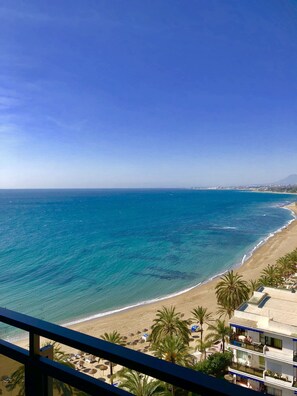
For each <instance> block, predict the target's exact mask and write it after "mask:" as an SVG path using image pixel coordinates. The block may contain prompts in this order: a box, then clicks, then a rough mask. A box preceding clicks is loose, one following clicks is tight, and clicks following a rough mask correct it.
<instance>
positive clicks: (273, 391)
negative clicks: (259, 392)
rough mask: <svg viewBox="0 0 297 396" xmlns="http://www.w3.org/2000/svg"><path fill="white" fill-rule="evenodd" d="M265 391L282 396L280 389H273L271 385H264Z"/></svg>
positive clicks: (274, 395) (275, 395)
mask: <svg viewBox="0 0 297 396" xmlns="http://www.w3.org/2000/svg"><path fill="white" fill-rule="evenodd" d="M266 393H267V394H268V395H273V396H282V391H281V390H280V389H275V388H272V387H271V386H266Z"/></svg>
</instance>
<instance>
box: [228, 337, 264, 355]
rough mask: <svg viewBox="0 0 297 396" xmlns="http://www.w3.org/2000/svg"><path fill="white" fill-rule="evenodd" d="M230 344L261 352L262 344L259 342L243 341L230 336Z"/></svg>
mask: <svg viewBox="0 0 297 396" xmlns="http://www.w3.org/2000/svg"><path fill="white" fill-rule="evenodd" d="M230 344H231V345H234V346H239V347H241V348H245V349H248V350H250V351H255V352H260V353H263V348H264V345H263V344H260V343H253V342H244V341H240V340H238V339H236V338H235V337H230Z"/></svg>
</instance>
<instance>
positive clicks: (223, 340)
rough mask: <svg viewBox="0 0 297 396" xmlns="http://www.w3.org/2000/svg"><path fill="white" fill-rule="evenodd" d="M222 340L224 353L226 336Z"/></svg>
mask: <svg viewBox="0 0 297 396" xmlns="http://www.w3.org/2000/svg"><path fill="white" fill-rule="evenodd" d="M222 342H223V353H224V352H225V337H223V339H222Z"/></svg>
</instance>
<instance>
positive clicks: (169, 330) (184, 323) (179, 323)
mask: <svg viewBox="0 0 297 396" xmlns="http://www.w3.org/2000/svg"><path fill="white" fill-rule="evenodd" d="M188 326H189V321H188V320H183V319H182V318H181V313H180V312H176V311H175V307H170V308H166V307H162V309H159V310H158V311H157V317H156V319H154V324H153V325H152V327H151V329H152V332H151V336H150V340H151V341H152V343H153V344H156V343H158V342H160V341H161V340H162V339H164V338H165V337H166V336H167V335H169V336H171V337H173V336H177V337H180V338H181V339H182V341H183V342H184V343H185V344H187V345H188V344H189V339H190V330H189V328H188Z"/></svg>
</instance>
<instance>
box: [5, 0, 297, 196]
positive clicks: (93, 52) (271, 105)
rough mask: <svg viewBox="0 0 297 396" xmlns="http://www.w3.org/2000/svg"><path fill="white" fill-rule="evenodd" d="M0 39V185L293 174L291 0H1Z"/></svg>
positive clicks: (210, 180)
mask: <svg viewBox="0 0 297 396" xmlns="http://www.w3.org/2000/svg"><path fill="white" fill-rule="evenodd" d="M0 46H1V48H0V49H1V51H0V188H25V187H33V188H38V187H191V186H198V185H202V186H212V185H234V184H246V183H261V182H269V181H275V180H278V179H280V178H283V177H285V176H287V175H288V174H291V173H297V155H296V149H297V128H296V125H297V2H296V1H295V0H291V1H289V0H283V1H279V0H241V1H238V0H195V1H194V0H193V1H191V0H187V1H184V0H180V1H176V0H159V1H157V0H141V1H139V0H135V1H134V0H126V1H123V0H100V1H99V0H94V1H90V0H71V1H70V0H69V1H67V0H63V1H58V0H52V1H51V2H45V1H42V2H41V1H32V0H31V1H30V0H28V1H25V2H24V1H14V0H9V1H5V0H4V1H2V2H1V5H0Z"/></svg>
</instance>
